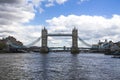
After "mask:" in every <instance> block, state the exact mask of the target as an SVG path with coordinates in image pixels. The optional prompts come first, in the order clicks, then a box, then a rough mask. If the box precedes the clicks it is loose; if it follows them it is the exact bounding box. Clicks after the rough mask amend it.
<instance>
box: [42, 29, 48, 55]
mask: <svg viewBox="0 0 120 80" xmlns="http://www.w3.org/2000/svg"><path fill="white" fill-rule="evenodd" d="M41 34H42V40H41V49H40V52H41V53H48V51H49V50H48V47H47V35H48V33H47V29H45V27H44V29H42V33H41Z"/></svg>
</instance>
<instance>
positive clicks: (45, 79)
mask: <svg viewBox="0 0 120 80" xmlns="http://www.w3.org/2000/svg"><path fill="white" fill-rule="evenodd" d="M41 56H42V58H41V59H42V64H41V65H42V70H43V74H42V76H43V80H48V75H47V65H48V64H49V62H48V55H47V54H42V55H41Z"/></svg>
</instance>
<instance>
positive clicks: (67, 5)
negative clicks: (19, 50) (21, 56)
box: [0, 0, 120, 46]
mask: <svg viewBox="0 0 120 80" xmlns="http://www.w3.org/2000/svg"><path fill="white" fill-rule="evenodd" d="M119 3H120V0H0V37H1V38H2V37H7V36H9V35H11V36H14V37H15V38H17V40H20V41H22V42H23V43H24V44H25V45H27V44H29V43H31V42H33V41H34V40H36V39H37V38H39V37H40V36H41V29H42V28H43V27H44V26H45V27H46V28H47V29H48V32H49V33H53V32H56V33H59V32H68V33H71V30H72V29H73V28H74V27H76V28H77V29H78V33H79V37H81V38H82V39H83V40H85V41H86V42H88V43H90V44H93V43H97V42H98V41H99V40H101V41H104V39H108V40H112V41H114V42H117V41H119V40H120V31H119V30H120V9H119V8H120V5H119ZM36 45H40V42H39V43H38V44H36ZM52 45H54V46H71V39H70V37H68V38H67V39H65V38H64V37H62V39H61V38H58V37H57V38H54V37H49V44H48V46H52ZM81 45H83V44H82V43H79V46H81Z"/></svg>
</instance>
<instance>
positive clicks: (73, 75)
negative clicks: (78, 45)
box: [69, 54, 79, 80]
mask: <svg viewBox="0 0 120 80" xmlns="http://www.w3.org/2000/svg"><path fill="white" fill-rule="evenodd" d="M78 64H79V61H78V56H77V54H76V55H71V65H70V68H71V69H70V75H69V78H70V80H77V79H78V77H79V73H78Z"/></svg>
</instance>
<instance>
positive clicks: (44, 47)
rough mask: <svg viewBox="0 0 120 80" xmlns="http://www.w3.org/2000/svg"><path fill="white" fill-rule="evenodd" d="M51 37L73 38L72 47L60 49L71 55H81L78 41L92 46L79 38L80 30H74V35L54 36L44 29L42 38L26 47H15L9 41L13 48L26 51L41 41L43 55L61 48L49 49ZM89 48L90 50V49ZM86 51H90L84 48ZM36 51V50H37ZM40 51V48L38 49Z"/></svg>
mask: <svg viewBox="0 0 120 80" xmlns="http://www.w3.org/2000/svg"><path fill="white" fill-rule="evenodd" d="M49 36H54V37H56V36H58V37H62V36H63V37H66V36H69V37H71V38H72V46H71V47H66V48H64V47H60V49H63V50H66V51H71V53H79V51H80V50H81V49H83V48H79V47H78V40H79V41H81V42H82V43H83V44H85V45H86V46H89V47H90V48H91V45H90V44H88V43H86V42H85V41H84V40H82V39H81V38H80V37H79V36H78V30H77V29H76V28H74V29H73V30H72V33H71V34H66V33H62V34H61V33H56V34H55V33H53V34H50V33H48V31H47V29H46V28H43V29H42V31H41V37H39V38H38V39H36V40H35V41H33V42H32V43H30V44H29V45H26V46H18V45H15V44H13V43H12V42H11V41H8V43H9V45H10V46H12V47H13V48H15V49H25V50H26V48H28V49H29V48H30V47H31V46H33V45H34V44H36V43H37V42H39V41H40V40H41V47H40V52H41V53H48V52H50V51H51V49H52V48H54V49H57V48H59V47H52V48H51V47H48V37H49ZM90 48H89V49H90ZM84 49H88V48H84ZM35 50H36V49H35ZM37 50H38V48H37Z"/></svg>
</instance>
